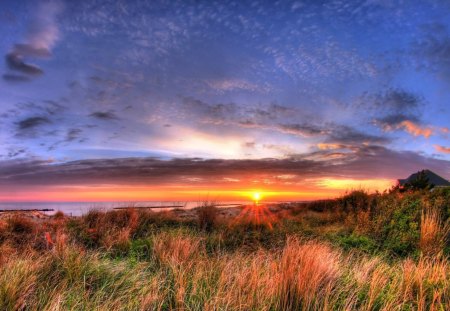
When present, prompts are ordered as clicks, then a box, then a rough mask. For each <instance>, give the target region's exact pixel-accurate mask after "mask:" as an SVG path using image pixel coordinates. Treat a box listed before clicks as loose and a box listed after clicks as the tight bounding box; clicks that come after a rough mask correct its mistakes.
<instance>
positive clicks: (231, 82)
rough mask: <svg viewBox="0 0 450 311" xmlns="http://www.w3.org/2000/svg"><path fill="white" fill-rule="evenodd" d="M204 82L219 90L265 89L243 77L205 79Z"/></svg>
mask: <svg viewBox="0 0 450 311" xmlns="http://www.w3.org/2000/svg"><path fill="white" fill-rule="evenodd" d="M206 84H207V85H208V86H209V87H210V88H212V89H214V90H217V91H219V92H227V91H234V90H244V91H266V89H264V88H262V87H260V86H258V85H257V84H254V83H251V82H249V81H247V80H243V79H216V80H207V81H206Z"/></svg>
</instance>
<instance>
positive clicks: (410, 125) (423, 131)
mask: <svg viewBox="0 0 450 311" xmlns="http://www.w3.org/2000/svg"><path fill="white" fill-rule="evenodd" d="M399 126H400V127H403V128H404V129H405V130H406V131H407V132H408V133H410V134H411V135H414V136H423V137H425V138H429V137H430V136H431V135H432V134H433V129H432V128H430V127H425V126H420V125H418V124H417V123H414V122H412V121H409V120H406V121H403V122H401V123H400V124H399Z"/></svg>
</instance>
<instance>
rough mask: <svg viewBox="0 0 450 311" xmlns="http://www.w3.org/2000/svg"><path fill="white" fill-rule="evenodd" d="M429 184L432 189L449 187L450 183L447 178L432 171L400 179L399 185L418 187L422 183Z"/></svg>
mask: <svg viewBox="0 0 450 311" xmlns="http://www.w3.org/2000/svg"><path fill="white" fill-rule="evenodd" d="M421 182H422V183H425V184H428V185H429V186H431V187H449V186H450V182H449V181H448V180H446V179H445V178H442V177H441V176H439V175H438V174H436V173H434V172H432V171H430V170H422V171H419V172H417V173H414V174H411V175H410V176H409V177H408V178H405V179H399V180H398V183H399V185H400V187H405V186H407V185H415V184H416V185H418V184H420V183H421Z"/></svg>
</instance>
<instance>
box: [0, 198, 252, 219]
mask: <svg viewBox="0 0 450 311" xmlns="http://www.w3.org/2000/svg"><path fill="white" fill-rule="evenodd" d="M204 204H205V202H197V201H141V202H0V211H2V210H30V209H38V210H43V209H46V210H51V211H46V212H45V213H46V214H49V215H52V214H54V213H56V212H57V211H61V212H63V213H64V214H66V215H69V216H81V215H83V214H86V213H87V212H89V211H90V210H100V211H108V210H113V209H116V208H128V207H151V210H152V211H162V210H167V209H173V208H182V209H191V208H195V207H198V206H202V205H204ZM247 204H252V202H250V201H225V202H214V205H216V206H217V207H219V208H220V207H222V208H226V207H233V206H242V205H247Z"/></svg>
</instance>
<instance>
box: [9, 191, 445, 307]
mask: <svg viewBox="0 0 450 311" xmlns="http://www.w3.org/2000/svg"><path fill="white" fill-rule="evenodd" d="M449 219H450V190H449V189H436V190H435V191H432V192H429V191H423V192H411V193H400V192H397V191H394V192H391V193H383V194H379V193H377V194H370V195H369V194H367V193H366V192H364V191H353V192H349V193H348V194H346V195H344V196H342V197H340V198H337V199H335V200H327V201H318V202H313V203H308V204H306V203H305V204H297V205H295V206H292V205H291V206H278V207H275V208H270V209H269V208H268V207H267V206H264V205H261V206H257V207H248V208H247V209H245V210H244V211H243V213H242V216H239V217H237V218H228V219H224V218H220V217H218V216H217V211H216V210H215V208H214V207H211V206H208V205H206V206H205V207H202V208H201V209H200V210H199V212H198V217H197V218H196V219H191V220H180V219H177V217H176V216H175V214H174V213H171V212H164V213H152V212H146V211H139V210H123V211H115V212H108V213H102V212H98V211H92V212H90V213H89V214H87V215H85V216H83V217H79V218H69V217H65V216H64V215H63V214H62V213H57V214H56V215H55V216H54V217H52V218H51V219H48V220H44V221H36V220H30V219H27V218H20V217H11V218H9V219H6V220H2V221H0V310H108V311H110V310H449V309H450V262H449V254H450V245H449V240H448V238H449V230H450V227H449V223H450V220H449Z"/></svg>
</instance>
